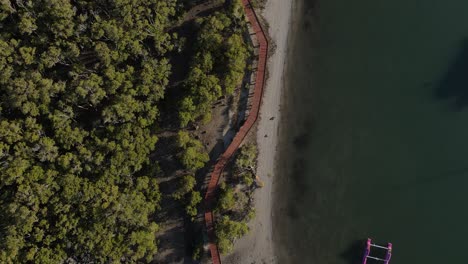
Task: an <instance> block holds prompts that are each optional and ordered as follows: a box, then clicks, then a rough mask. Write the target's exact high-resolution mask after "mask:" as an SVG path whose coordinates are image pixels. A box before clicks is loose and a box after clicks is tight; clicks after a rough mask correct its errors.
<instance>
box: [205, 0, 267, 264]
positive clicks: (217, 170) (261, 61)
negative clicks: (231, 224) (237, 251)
mask: <svg viewBox="0 0 468 264" xmlns="http://www.w3.org/2000/svg"><path fill="white" fill-rule="evenodd" d="M242 5H243V6H244V11H245V14H246V16H247V19H248V20H249V22H250V25H251V27H252V29H253V30H254V32H255V36H256V38H257V42H258V66H257V69H256V73H257V74H256V79H255V86H254V95H253V98H252V107H251V109H250V112H249V116H248V117H247V120H246V121H245V123H244V124H243V125H242V126H241V128H240V129H239V131H238V132H237V134H236V135H235V136H234V138H233V140H232V142H231V143H230V144H229V146H228V148H227V149H226V151H225V152H224V153H223V154H222V155H221V157H220V158H219V159H218V160H217V162H216V164H215V166H214V169H213V171H212V173H211V175H210V181H209V183H208V187H207V191H206V195H205V206H206V207H205V208H206V211H205V225H206V231H207V234H208V241H209V245H208V246H209V249H210V253H211V259H212V262H213V264H221V256H220V254H219V250H218V246H217V245H216V236H215V230H214V221H215V219H214V215H213V207H214V204H215V191H216V189H217V187H218V182H219V178H220V177H221V173H222V172H223V170H224V168H225V167H226V164H227V163H228V161H229V160H230V159H231V158H232V156H233V155H234V153H235V152H236V150H237V149H238V148H239V146H240V144H241V143H242V141H243V140H244V138H245V137H246V135H247V133H248V132H249V131H250V129H251V128H252V126H253V125H254V124H255V122H256V121H257V118H258V115H259V111H260V103H261V101H262V96H263V88H264V85H265V76H266V62H267V53H268V41H267V38H266V35H265V33H264V31H263V29H262V26H261V25H260V22H259V20H258V17H257V14H256V13H255V11H254V9H253V7H252V5H251V3H250V1H249V0H242Z"/></svg>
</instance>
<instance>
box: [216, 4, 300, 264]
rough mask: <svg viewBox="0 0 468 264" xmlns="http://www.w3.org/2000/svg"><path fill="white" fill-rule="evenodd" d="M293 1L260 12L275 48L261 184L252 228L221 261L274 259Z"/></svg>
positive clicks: (263, 117)
mask: <svg viewBox="0 0 468 264" xmlns="http://www.w3.org/2000/svg"><path fill="white" fill-rule="evenodd" d="M292 2H293V0H268V1H267V4H266V7H265V9H264V10H263V12H262V15H263V17H264V18H265V19H266V20H267V22H268V24H269V29H268V34H269V36H270V37H271V40H272V41H271V43H270V46H271V47H275V48H274V54H272V56H270V58H269V59H268V76H269V77H268V80H267V83H266V85H267V86H266V90H265V92H264V96H263V100H262V106H261V109H260V119H259V122H258V131H257V143H258V148H259V156H258V168H257V175H258V176H259V177H260V179H261V180H262V181H263V182H264V187H263V188H261V189H258V190H257V191H256V192H255V197H254V201H255V210H256V217H255V219H253V220H252V221H251V222H250V224H249V226H250V230H251V231H250V232H249V234H248V235H246V236H245V237H243V238H241V239H240V240H238V241H236V243H235V249H234V251H233V253H231V254H230V255H226V256H224V259H223V263H228V264H239V263H246V264H250V263H275V262H276V261H275V254H274V246H273V240H272V232H273V230H272V229H273V227H272V210H271V207H272V198H273V197H272V190H273V179H274V177H275V159H276V157H277V144H278V131H279V122H280V121H281V117H280V105H281V98H282V96H283V88H284V81H283V74H284V70H285V67H284V66H285V63H286V55H287V43H288V35H289V29H290V23H291V8H292Z"/></svg>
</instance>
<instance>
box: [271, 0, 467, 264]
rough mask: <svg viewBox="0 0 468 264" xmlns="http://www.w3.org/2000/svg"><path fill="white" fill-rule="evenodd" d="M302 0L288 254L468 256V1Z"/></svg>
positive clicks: (285, 225) (291, 123)
mask: <svg viewBox="0 0 468 264" xmlns="http://www.w3.org/2000/svg"><path fill="white" fill-rule="evenodd" d="M297 1H302V2H299V3H298V5H299V6H300V7H301V8H300V10H299V11H297V14H296V15H295V17H296V21H295V23H294V26H293V27H294V28H295V30H296V32H295V34H294V36H293V37H292V39H291V44H290V47H291V50H292V51H291V54H290V59H289V60H288V63H289V67H288V78H289V80H288V82H287V90H286V93H287V98H286V103H285V108H286V117H287V118H288V121H286V122H287V125H286V126H284V127H283V128H282V130H281V131H282V135H283V141H284V142H283V143H282V148H283V151H282V153H281V154H280V156H281V157H280V160H281V161H280V163H279V165H280V168H279V172H280V174H279V176H278V179H277V184H276V186H277V187H276V188H277V189H276V192H277V195H276V197H277V201H276V202H277V205H278V207H277V208H278V209H277V211H276V213H275V217H274V222H275V237H276V241H277V243H276V245H277V249H278V252H279V254H280V260H279V263H314V264H328V263H330V264H335V263H340V264H341V263H343V264H351V263H360V256H361V253H362V249H363V247H362V241H363V240H364V239H366V238H367V237H372V238H373V239H375V240H377V241H379V242H382V243H385V242H387V241H390V242H393V244H394V255H393V258H392V262H391V263H393V264H413V263H421V264H426V263H434V264H442V263H468V44H467V43H466V42H464V40H465V39H468V1H467V0H446V1H440V0H439V1H435V0H412V1H411V0H391V1H389V0H361V1H349V0H319V1H318V3H316V4H313V3H312V1H309V0H297ZM301 16H302V18H301ZM286 127H287V129H286ZM279 193H281V195H279Z"/></svg>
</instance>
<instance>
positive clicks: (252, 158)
mask: <svg viewBox="0 0 468 264" xmlns="http://www.w3.org/2000/svg"><path fill="white" fill-rule="evenodd" d="M256 159H257V149H256V146H255V145H253V144H246V145H244V146H243V147H242V148H240V149H239V153H238V154H237V155H236V158H235V162H234V166H233V168H232V170H231V172H230V174H229V177H228V179H227V180H226V182H224V183H222V184H221V186H220V190H221V192H220V195H219V199H218V204H217V206H216V210H215V211H216V214H218V215H219V217H218V218H217V221H216V228H215V231H216V237H217V242H218V247H219V250H220V251H221V253H228V252H230V251H231V250H232V248H233V245H234V241H235V240H236V239H239V238H240V237H242V236H243V235H245V234H247V232H248V231H249V228H248V226H247V222H248V221H249V220H250V219H252V218H253V217H254V216H255V211H254V208H252V204H251V201H252V194H253V191H254V188H252V187H253V183H254V178H255V177H254V175H255V164H256Z"/></svg>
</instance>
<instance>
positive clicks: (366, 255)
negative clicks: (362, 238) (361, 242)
mask: <svg viewBox="0 0 468 264" xmlns="http://www.w3.org/2000/svg"><path fill="white" fill-rule="evenodd" d="M373 247H374V248H379V249H384V250H386V251H387V253H386V254H385V258H378V257H374V256H371V255H370V254H371V249H372V248H373ZM390 258H392V243H388V244H387V246H386V247H384V246H379V245H376V244H372V239H370V238H368V239H367V243H366V250H365V251H364V256H363V258H362V264H367V260H368V259H374V260H377V261H381V262H383V264H388V263H390Z"/></svg>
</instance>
